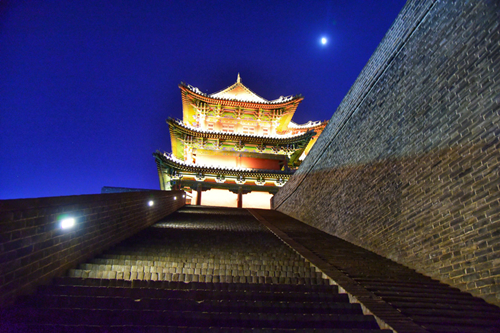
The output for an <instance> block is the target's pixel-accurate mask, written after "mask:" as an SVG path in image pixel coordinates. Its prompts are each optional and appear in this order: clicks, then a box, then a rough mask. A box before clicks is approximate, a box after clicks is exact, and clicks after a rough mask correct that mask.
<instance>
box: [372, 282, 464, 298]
mask: <svg viewBox="0 0 500 333" xmlns="http://www.w3.org/2000/svg"><path fill="white" fill-rule="evenodd" d="M363 287H364V288H366V289H368V290H370V291H373V292H375V293H385V292H398V293H401V292H408V293H414V294H429V293H432V294H434V295H442V296H454V295H462V296H469V297H472V295H470V294H468V293H465V292H462V291H460V290H459V289H454V288H447V287H446V286H443V287H441V288H425V287H422V286H414V287H413V286H394V285H391V284H386V285H377V286H373V285H363Z"/></svg>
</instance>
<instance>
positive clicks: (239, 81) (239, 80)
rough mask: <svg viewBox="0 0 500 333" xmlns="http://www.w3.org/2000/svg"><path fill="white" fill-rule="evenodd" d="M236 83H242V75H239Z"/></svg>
mask: <svg viewBox="0 0 500 333" xmlns="http://www.w3.org/2000/svg"><path fill="white" fill-rule="evenodd" d="M236 83H241V78H240V73H238V77H237V78H236Z"/></svg>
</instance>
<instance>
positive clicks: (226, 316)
mask: <svg viewBox="0 0 500 333" xmlns="http://www.w3.org/2000/svg"><path fill="white" fill-rule="evenodd" d="M9 319H10V320H11V321H13V322H24V323H27V324H30V323H33V324H38V323H42V324H53V325H58V324H63V325H69V324H72V325H75V324H85V325H103V324H104V323H105V324H106V325H142V324H147V325H165V324H167V323H168V325H169V326H181V327H192V326H194V327H207V328H208V327H212V326H216V327H242V328H243V327H248V328H252V327H262V328H266V327H267V328H271V327H273V328H346V329H347V328H372V329H373V328H378V325H377V323H376V321H375V319H374V318H373V317H372V316H365V315H361V314H360V315H343V314H340V315H338V314H295V313H294V314H284V313H234V312H229V313H228V312H195V311H169V310H168V311H163V310H142V311H139V310H137V311H135V310H87V309H33V308H27V309H22V310H21V311H19V312H16V311H12V313H11V314H10V316H9Z"/></svg>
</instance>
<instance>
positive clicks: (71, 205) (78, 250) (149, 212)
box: [0, 191, 185, 306]
mask: <svg viewBox="0 0 500 333" xmlns="http://www.w3.org/2000/svg"><path fill="white" fill-rule="evenodd" d="M183 194H184V192H183V191H147V192H131V193H115V194H96V195H81V196H65V197H47V198H36V199H18V200H1V201H0V306H5V305H8V304H10V303H12V302H13V301H14V300H15V298H16V297H17V296H19V295H22V294H26V293H29V292H31V291H33V290H34V288H36V286H38V285H40V284H43V283H46V282H48V281H50V280H51V279H52V278H53V277H55V276H58V275H61V274H63V273H64V272H65V271H66V270H67V269H69V268H72V267H75V266H76V265H77V264H78V263H80V262H82V261H84V260H86V259H88V258H90V257H93V256H95V255H96V254H98V253H100V252H101V251H103V250H105V249H107V248H109V247H111V246H113V245H115V244H117V243H118V242H120V241H122V240H124V239H126V238H128V237H130V236H132V235H133V234H135V233H137V232H138V231H140V230H142V229H144V228H146V227H148V226H149V225H151V224H153V223H155V222H157V221H158V220H160V219H162V218H163V217H165V216H167V215H168V214H170V213H172V212H174V211H176V210H177V209H179V208H180V207H182V206H183V205H184V202H185V199H184V198H183ZM150 200H153V201H154V205H153V206H151V207H150V206H149V205H148V202H149V201H150ZM65 215H68V216H73V217H75V218H76V226H75V227H74V228H73V229H70V230H62V229H61V228H60V222H59V219H60V217H62V216H65Z"/></svg>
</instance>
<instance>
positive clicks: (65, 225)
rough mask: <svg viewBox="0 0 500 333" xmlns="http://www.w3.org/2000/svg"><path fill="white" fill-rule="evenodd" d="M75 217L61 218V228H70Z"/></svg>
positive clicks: (73, 223)
mask: <svg viewBox="0 0 500 333" xmlns="http://www.w3.org/2000/svg"><path fill="white" fill-rule="evenodd" d="M75 223H76V221H75V219H74V218H73V217H68V218H65V219H62V220H61V229H70V228H73V227H74V226H75Z"/></svg>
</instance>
